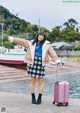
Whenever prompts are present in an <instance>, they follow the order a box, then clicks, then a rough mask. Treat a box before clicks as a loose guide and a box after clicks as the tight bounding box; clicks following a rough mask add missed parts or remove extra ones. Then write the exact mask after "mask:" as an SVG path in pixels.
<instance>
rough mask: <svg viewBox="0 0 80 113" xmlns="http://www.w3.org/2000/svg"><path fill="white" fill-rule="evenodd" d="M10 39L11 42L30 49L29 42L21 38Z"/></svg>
mask: <svg viewBox="0 0 80 113" xmlns="http://www.w3.org/2000/svg"><path fill="white" fill-rule="evenodd" d="M8 39H9V41H10V42H14V43H15V44H18V45H21V46H24V47H26V48H28V46H29V45H28V43H29V41H28V40H25V39H21V38H15V37H12V36H9V37H8Z"/></svg>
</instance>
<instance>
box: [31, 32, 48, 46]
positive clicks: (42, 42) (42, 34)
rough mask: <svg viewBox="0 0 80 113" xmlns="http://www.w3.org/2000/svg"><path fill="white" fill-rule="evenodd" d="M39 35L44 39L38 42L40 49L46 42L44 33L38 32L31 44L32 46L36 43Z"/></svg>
mask: <svg viewBox="0 0 80 113" xmlns="http://www.w3.org/2000/svg"><path fill="white" fill-rule="evenodd" d="M39 35H41V36H43V37H44V39H43V40H42V41H40V43H41V47H42V46H43V44H44V42H45V41H46V35H45V33H44V32H40V33H38V34H37V35H36V37H35V39H34V41H33V42H32V45H34V44H35V43H38V36H39Z"/></svg>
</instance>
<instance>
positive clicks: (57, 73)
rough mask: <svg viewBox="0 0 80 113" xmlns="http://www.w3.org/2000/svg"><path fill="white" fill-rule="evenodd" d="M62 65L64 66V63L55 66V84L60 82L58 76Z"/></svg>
mask: <svg viewBox="0 0 80 113" xmlns="http://www.w3.org/2000/svg"><path fill="white" fill-rule="evenodd" d="M63 65H64V63H62V62H61V63H60V64H56V83H58V82H60V81H61V80H59V77H58V75H59V68H60V67H61V66H63Z"/></svg>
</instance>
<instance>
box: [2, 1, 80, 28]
mask: <svg viewBox="0 0 80 113" xmlns="http://www.w3.org/2000/svg"><path fill="white" fill-rule="evenodd" d="M63 1H64V2H63ZM66 1H68V2H66ZM70 1H71V2H70ZM76 1H78V2H76ZM0 5H2V6H3V7H5V8H7V9H8V10H9V11H10V12H11V13H13V14H15V15H16V14H18V17H19V18H21V19H24V20H26V21H27V22H30V23H31V24H36V25H39V19H40V26H41V27H45V28H47V29H49V30H52V28H53V27H55V26H60V25H61V26H62V25H63V23H64V22H65V21H67V20H68V19H70V18H74V19H76V21H77V22H78V23H80V0H0Z"/></svg>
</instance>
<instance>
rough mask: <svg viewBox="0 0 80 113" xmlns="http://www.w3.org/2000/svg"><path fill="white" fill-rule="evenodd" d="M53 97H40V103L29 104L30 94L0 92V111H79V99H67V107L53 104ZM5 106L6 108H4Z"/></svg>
mask: <svg viewBox="0 0 80 113" xmlns="http://www.w3.org/2000/svg"><path fill="white" fill-rule="evenodd" d="M52 102H53V97H47V96H43V97H42V104H40V105H34V104H31V96H30V95H26V94H16V93H7V92H0V108H1V109H2V112H1V109H0V113H80V99H71V98H70V99H69V105H68V106H67V107H65V106H64V107H57V106H56V105H53V103H52ZM5 108H6V110H4V109H5Z"/></svg>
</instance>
